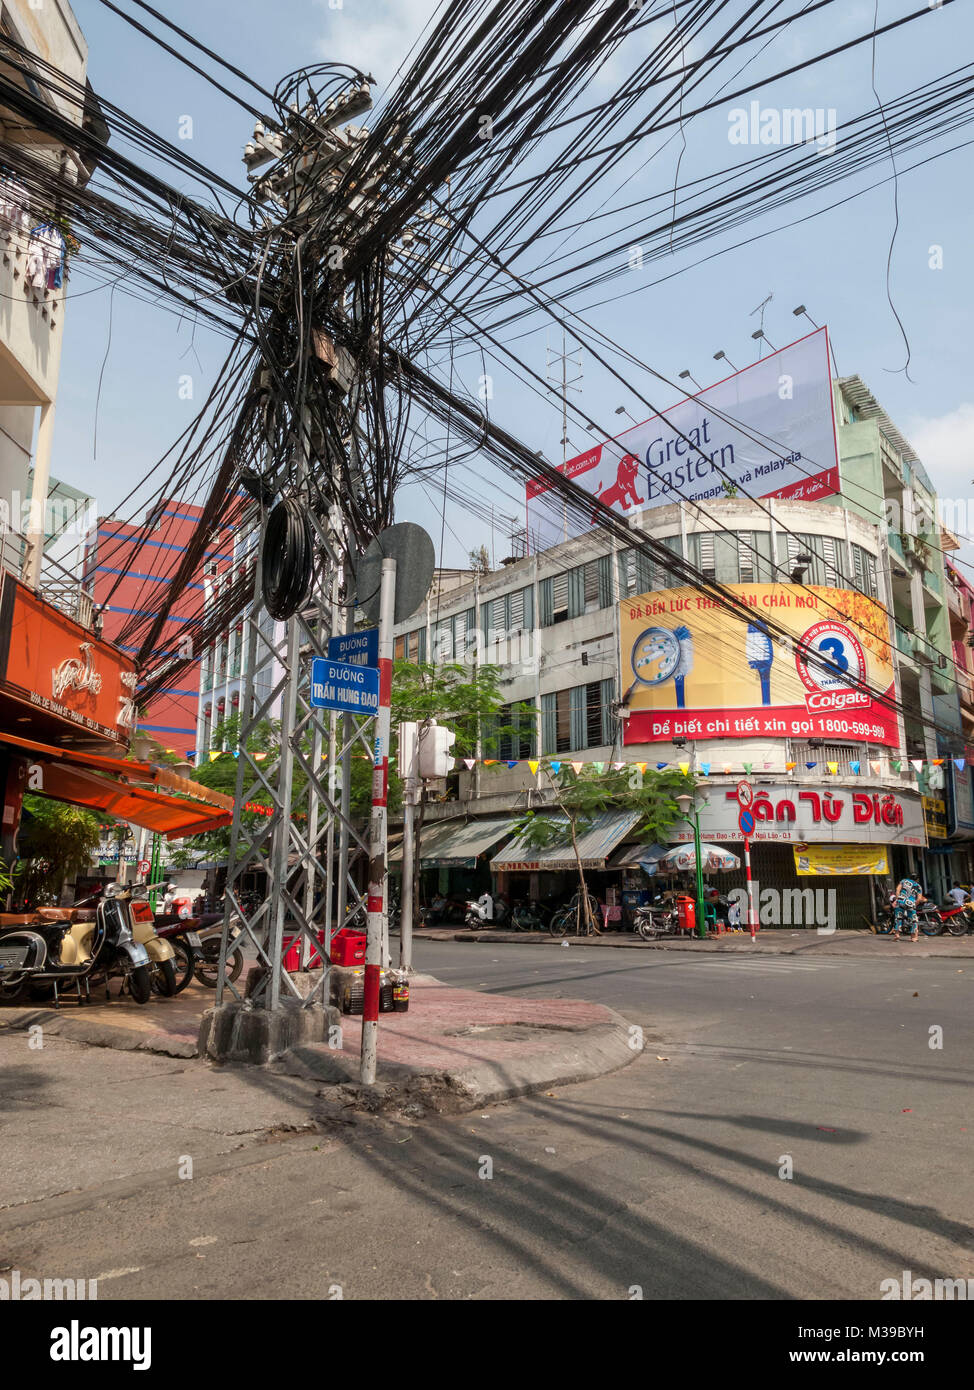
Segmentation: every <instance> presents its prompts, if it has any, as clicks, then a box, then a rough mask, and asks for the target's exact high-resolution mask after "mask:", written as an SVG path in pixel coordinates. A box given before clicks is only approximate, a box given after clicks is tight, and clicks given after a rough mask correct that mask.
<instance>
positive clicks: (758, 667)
mask: <svg viewBox="0 0 974 1390" xmlns="http://www.w3.org/2000/svg"><path fill="white" fill-rule="evenodd" d="M744 654H745V656H746V657H747V664H748V666H750V667H751V669H752V670H753V671H757V673H758V675H759V676H760V677H761V703H762V705H770V703H771V663H772V662H773V661H774V648H773V647H772V645H771V638H770V637H769V636H768V634H767V632H766V631H765V629H764V628H763V627H759V626H758V624H757V623H748V625H747V640H746V642H745V644H744Z"/></svg>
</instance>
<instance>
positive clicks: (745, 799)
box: [737, 782, 754, 806]
mask: <svg viewBox="0 0 974 1390" xmlns="http://www.w3.org/2000/svg"><path fill="white" fill-rule="evenodd" d="M737 800H738V802H739V803H740V805H741V806H750V804H751V802H752V801H753V800H754V788H753V787H752V786H751V784H750V782H738V784H737Z"/></svg>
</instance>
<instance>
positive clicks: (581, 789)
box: [514, 763, 695, 849]
mask: <svg viewBox="0 0 974 1390" xmlns="http://www.w3.org/2000/svg"><path fill="white" fill-rule="evenodd" d="M542 770H543V772H544V773H545V775H546V776H547V778H548V782H549V787H550V790H551V792H552V797H553V808H554V809H556V810H557V811H558V812H560V813H561V815H562V816H563V817H565V819H564V820H561V821H559V820H556V819H555V818H554V817H552V816H550V815H544V814H541V815H539V814H537V813H536V812H534V811H526V812H525V813H524V815H523V816H521V817H520V818H519V819H518V820H517V821H515V823H514V830H515V833H516V834H518V835H522V836H523V837H524V842H525V845H526V847H527V848H529V849H551V848H557V847H563V846H565V845H569V844H571V842H572V831H573V830H574V833H575V837H576V838H577V837H578V836H580V835H584V834H585V832H586V831H587V830H588V829H590V827H591V826H592V824H593V822H594V821H595V819H596V817H597V816H598V815H600V814H601V813H602V812H603V811H638V812H639V814H640V820H639V821H637V823H636V825H635V827H634V829H633V831H632V838H634V839H637V840H642V841H644V842H645V843H653V842H654V841H660V840H662V841H665V839H666V835H667V832H668V831H669V829H670V827H671V826H672V825H674V824H675V823H676V822H677V821H678V820H681V819H682V817H683V813H682V811H681V810H680V808H679V806H678V805H677V803H676V798H677V797H678V796H682V795H684V794H692V792H693V789H694V786H695V782H694V779H693V777H690V776H688V775H686V774H684V773H682V772H680V771H679V770H675V769H671V768H665V769H664V770H663V771H660V772H657V771H655V770H647V771H646V772H645V773H643V772H640V770H639V768H638V767H627V768H623V769H622V770H620V771H618V772H614V771H612V769H611V768H605V769H604V770H603V771H602V772H599V771H597V770H596V768H595V767H594V766H593V764H592V763H587V764H585V765H584V766H583V767H582V768H581V769H580V771H578V772H577V773H576V772H575V770H574V768H572V767H562V769H561V770H560V772H558V773H557V774H555V773H552V772H551V770H550V769H549V768H547V767H545V766H544V765H542Z"/></svg>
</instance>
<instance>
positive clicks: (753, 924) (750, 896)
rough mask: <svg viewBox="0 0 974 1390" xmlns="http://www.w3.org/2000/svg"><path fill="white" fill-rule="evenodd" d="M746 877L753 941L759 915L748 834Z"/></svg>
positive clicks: (745, 850)
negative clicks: (756, 908) (755, 901)
mask: <svg viewBox="0 0 974 1390" xmlns="http://www.w3.org/2000/svg"><path fill="white" fill-rule="evenodd" d="M744 878H745V881H746V883H747V926H748V931H749V932H750V933H751V940H752V941H753V940H754V939H755V936H756V933H757V929H758V915H757V912H756V910H755V907H754V884H753V882H752V881H751V841H750V840H749V839H747V837H746V836H745V839H744Z"/></svg>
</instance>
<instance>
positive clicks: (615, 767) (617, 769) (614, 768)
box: [551, 763, 625, 772]
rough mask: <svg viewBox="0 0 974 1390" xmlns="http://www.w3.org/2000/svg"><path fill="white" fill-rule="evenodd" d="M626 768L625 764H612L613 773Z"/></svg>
mask: <svg viewBox="0 0 974 1390" xmlns="http://www.w3.org/2000/svg"><path fill="white" fill-rule="evenodd" d="M551 766H552V767H554V763H552V764H551ZM624 767H625V763H613V764H612V771H613V772H621V771H622V769H623V768H624Z"/></svg>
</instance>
